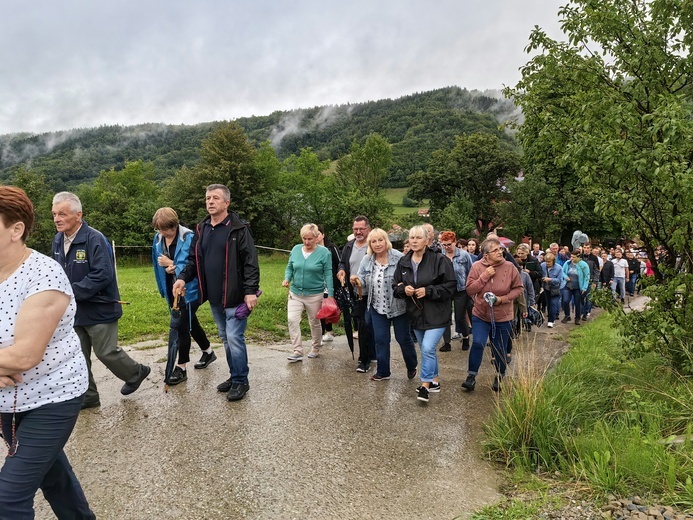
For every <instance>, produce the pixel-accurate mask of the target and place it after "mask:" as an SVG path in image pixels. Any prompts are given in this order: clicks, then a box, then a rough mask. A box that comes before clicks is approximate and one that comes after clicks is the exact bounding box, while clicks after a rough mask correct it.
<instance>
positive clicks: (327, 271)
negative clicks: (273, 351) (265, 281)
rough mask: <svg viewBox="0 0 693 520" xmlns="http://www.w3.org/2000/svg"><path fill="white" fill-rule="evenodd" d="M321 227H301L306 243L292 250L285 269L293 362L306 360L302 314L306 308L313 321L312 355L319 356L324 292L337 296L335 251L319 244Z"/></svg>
mask: <svg viewBox="0 0 693 520" xmlns="http://www.w3.org/2000/svg"><path fill="white" fill-rule="evenodd" d="M319 235H320V231H319V230H318V226H316V225H315V224H306V225H305V226H303V227H302V228H301V241H302V242H303V243H302V244H297V245H295V246H294V248H293V249H292V250H291V254H290V255H289V262H288V263H287V265H286V272H285V273H284V281H283V282H282V285H283V286H284V287H290V289H289V303H288V304H287V316H288V322H289V336H290V337H291V344H292V346H293V354H291V355H290V356H289V357H288V360H289V362H291V363H295V362H297V361H303V344H302V342H301V315H302V314H303V310H304V309H305V311H306V314H307V315H308V323H309V324H310V335H311V339H312V343H311V350H310V353H309V354H308V357H309V358H316V357H318V355H319V354H320V347H321V346H322V327H321V326H320V320H319V319H318V318H316V314H317V313H318V311H319V310H320V307H321V306H322V301H323V294H324V293H325V291H327V295H328V297H330V298H332V297H333V296H334V285H333V283H332V253H330V250H329V249H327V248H326V247H323V246H320V245H318V236H319Z"/></svg>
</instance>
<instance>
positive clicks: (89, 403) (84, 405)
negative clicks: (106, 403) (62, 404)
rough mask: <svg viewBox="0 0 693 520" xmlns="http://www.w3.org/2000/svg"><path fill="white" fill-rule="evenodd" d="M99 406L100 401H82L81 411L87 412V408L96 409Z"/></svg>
mask: <svg viewBox="0 0 693 520" xmlns="http://www.w3.org/2000/svg"><path fill="white" fill-rule="evenodd" d="M99 406H101V401H84V402H83V403H82V410H88V409H89V408H98V407H99Z"/></svg>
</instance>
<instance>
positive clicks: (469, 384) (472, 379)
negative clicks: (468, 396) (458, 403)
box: [462, 374, 476, 392]
mask: <svg viewBox="0 0 693 520" xmlns="http://www.w3.org/2000/svg"><path fill="white" fill-rule="evenodd" d="M475 386H476V376H475V375H474V374H469V375H468V376H467V379H465V380H464V383H462V388H464V389H465V390H469V391H470V392H473V391H474V387H475Z"/></svg>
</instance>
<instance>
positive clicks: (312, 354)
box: [308, 350, 320, 359]
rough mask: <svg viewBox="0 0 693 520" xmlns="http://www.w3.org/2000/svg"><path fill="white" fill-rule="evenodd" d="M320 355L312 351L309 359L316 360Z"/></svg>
mask: <svg viewBox="0 0 693 520" xmlns="http://www.w3.org/2000/svg"><path fill="white" fill-rule="evenodd" d="M319 355H320V353H319V352H318V351H316V350H311V351H310V352H309V353H308V357H309V358H310V359H315V358H316V357H318V356H319Z"/></svg>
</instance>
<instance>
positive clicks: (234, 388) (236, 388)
mask: <svg viewBox="0 0 693 520" xmlns="http://www.w3.org/2000/svg"><path fill="white" fill-rule="evenodd" d="M248 390H250V385H249V384H248V383H245V384H243V383H231V388H230V389H229V393H228V394H226V399H228V400H229V401H240V400H241V399H243V398H244V397H245V394H246V392H247V391H248Z"/></svg>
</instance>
